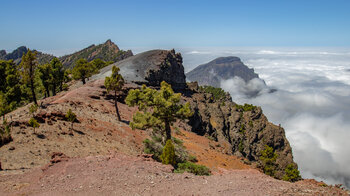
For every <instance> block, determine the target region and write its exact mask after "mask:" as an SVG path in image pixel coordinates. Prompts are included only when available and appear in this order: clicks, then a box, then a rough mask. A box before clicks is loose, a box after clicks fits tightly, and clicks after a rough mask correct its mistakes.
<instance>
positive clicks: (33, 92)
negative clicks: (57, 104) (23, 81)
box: [30, 79, 38, 105]
mask: <svg viewBox="0 0 350 196" xmlns="http://www.w3.org/2000/svg"><path fill="white" fill-rule="evenodd" d="M30 89H31V90H32V96H33V102H34V104H35V105H38V102H36V96H35V89H34V81H33V79H31V80H30Z"/></svg>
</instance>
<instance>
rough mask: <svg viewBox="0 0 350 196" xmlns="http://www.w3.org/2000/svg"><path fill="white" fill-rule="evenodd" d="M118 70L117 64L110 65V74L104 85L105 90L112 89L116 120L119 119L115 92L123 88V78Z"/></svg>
mask: <svg viewBox="0 0 350 196" xmlns="http://www.w3.org/2000/svg"><path fill="white" fill-rule="evenodd" d="M119 71H120V69H119V67H117V66H113V67H112V75H111V76H110V77H106V79H105V86H106V89H107V92H110V91H113V94H114V106H115V111H116V113H117V116H118V120H119V121H121V118H120V114H119V110H118V105H117V103H118V102H117V92H118V91H121V90H122V89H123V85H124V78H123V76H122V75H120V74H119Z"/></svg>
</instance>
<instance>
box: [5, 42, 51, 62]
mask: <svg viewBox="0 0 350 196" xmlns="http://www.w3.org/2000/svg"><path fill="white" fill-rule="evenodd" d="M27 51H28V48H27V47H25V46H20V47H18V48H17V49H16V50H14V51H13V52H11V53H8V54H7V53H6V51H5V50H1V51H0V59H1V60H13V61H14V62H15V63H16V64H20V63H21V60H22V56H23V54H25V53H27ZM34 51H36V50H34ZM36 52H37V61H38V63H39V64H45V63H49V62H50V61H51V60H52V59H53V58H54V56H53V55H50V54H45V53H42V52H39V51H36Z"/></svg>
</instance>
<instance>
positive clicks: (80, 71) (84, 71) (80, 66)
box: [72, 59, 98, 84]
mask: <svg viewBox="0 0 350 196" xmlns="http://www.w3.org/2000/svg"><path fill="white" fill-rule="evenodd" d="M72 72H73V78H74V79H76V80H81V81H82V82H83V84H85V83H86V79H88V78H89V77H91V76H92V75H93V74H96V73H98V70H97V69H96V67H95V66H94V65H93V64H91V63H89V62H88V61H87V60H85V59H79V60H78V61H77V62H76V63H75V67H74V68H73V70H72Z"/></svg>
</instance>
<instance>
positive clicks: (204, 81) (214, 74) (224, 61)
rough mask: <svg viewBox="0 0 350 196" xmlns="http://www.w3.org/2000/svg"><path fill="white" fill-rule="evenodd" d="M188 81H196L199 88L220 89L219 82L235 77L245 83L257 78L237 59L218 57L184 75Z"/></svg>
mask: <svg viewBox="0 0 350 196" xmlns="http://www.w3.org/2000/svg"><path fill="white" fill-rule="evenodd" d="M186 76H187V79H189V80H190V81H197V82H198V84H199V85H201V86H214V87H220V81H221V80H227V79H230V78H233V77H235V76H238V77H241V78H242V79H243V80H244V81H245V82H248V81H249V80H251V79H253V78H259V76H258V74H256V73H254V69H249V68H248V67H247V66H246V65H244V64H243V62H242V61H241V59H240V58H238V57H233V56H230V57H220V58H217V59H214V60H213V61H210V62H209V63H206V64H203V65H199V66H198V67H196V68H195V69H193V70H192V71H190V72H188V73H187V74H186Z"/></svg>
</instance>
